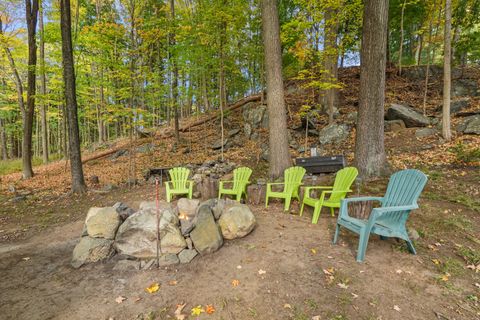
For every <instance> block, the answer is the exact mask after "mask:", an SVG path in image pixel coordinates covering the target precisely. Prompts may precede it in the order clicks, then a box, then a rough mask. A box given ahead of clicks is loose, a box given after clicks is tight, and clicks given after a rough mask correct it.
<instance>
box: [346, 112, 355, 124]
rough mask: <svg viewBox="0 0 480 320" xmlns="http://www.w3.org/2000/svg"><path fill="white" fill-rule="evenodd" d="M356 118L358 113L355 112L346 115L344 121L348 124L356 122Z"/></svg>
mask: <svg viewBox="0 0 480 320" xmlns="http://www.w3.org/2000/svg"><path fill="white" fill-rule="evenodd" d="M357 118H358V112H357V111H353V112H350V113H349V114H348V115H347V118H346V120H347V121H348V122H353V123H355V122H357Z"/></svg>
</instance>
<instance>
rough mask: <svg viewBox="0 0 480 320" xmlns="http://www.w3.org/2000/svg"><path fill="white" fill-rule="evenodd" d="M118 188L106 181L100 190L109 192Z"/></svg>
mask: <svg viewBox="0 0 480 320" xmlns="http://www.w3.org/2000/svg"><path fill="white" fill-rule="evenodd" d="M116 189H118V187H117V186H116V185H114V184H112V183H108V184H106V185H104V186H103V188H102V191H103V192H110V191H113V190H116Z"/></svg>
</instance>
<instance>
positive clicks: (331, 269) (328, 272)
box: [323, 267, 335, 276]
mask: <svg viewBox="0 0 480 320" xmlns="http://www.w3.org/2000/svg"><path fill="white" fill-rule="evenodd" d="M323 273H325V274H326V275H329V276H331V275H333V274H334V273H335V269H334V268H333V267H331V268H328V269H323Z"/></svg>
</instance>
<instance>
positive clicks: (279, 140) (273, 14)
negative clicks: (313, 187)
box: [262, 0, 292, 178]
mask: <svg viewBox="0 0 480 320" xmlns="http://www.w3.org/2000/svg"><path fill="white" fill-rule="evenodd" d="M262 31H263V34H262V36H263V43H264V45H263V50H264V52H265V74H266V82H267V107H268V119H269V146H270V159H269V162H270V176H271V177H273V178H276V177H279V176H281V175H282V174H283V171H284V170H285V169H286V168H288V167H289V166H290V165H291V163H292V162H291V159H290V154H289V152H288V137H287V111H286V106H285V97H284V92H283V77H282V50H281V46H280V25H279V21H278V8H277V0H262Z"/></svg>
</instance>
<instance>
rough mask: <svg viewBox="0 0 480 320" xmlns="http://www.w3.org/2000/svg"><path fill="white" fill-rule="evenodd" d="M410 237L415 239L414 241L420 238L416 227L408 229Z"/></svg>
mask: <svg viewBox="0 0 480 320" xmlns="http://www.w3.org/2000/svg"><path fill="white" fill-rule="evenodd" d="M408 237H409V238H410V240H413V241H417V240H418V239H420V235H419V234H418V232H417V230H415V229H413V228H412V229H408Z"/></svg>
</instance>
